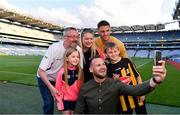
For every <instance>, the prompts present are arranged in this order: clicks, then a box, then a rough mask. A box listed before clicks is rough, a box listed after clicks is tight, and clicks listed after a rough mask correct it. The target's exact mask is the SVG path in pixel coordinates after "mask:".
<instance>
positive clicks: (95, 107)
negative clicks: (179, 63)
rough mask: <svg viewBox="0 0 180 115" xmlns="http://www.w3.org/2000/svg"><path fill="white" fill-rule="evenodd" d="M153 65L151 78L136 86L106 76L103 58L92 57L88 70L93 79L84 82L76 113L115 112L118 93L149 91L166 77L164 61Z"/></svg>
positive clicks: (135, 93)
mask: <svg viewBox="0 0 180 115" xmlns="http://www.w3.org/2000/svg"><path fill="white" fill-rule="evenodd" d="M159 63H161V65H160V66H153V78H151V79H150V80H148V81H145V82H143V83H142V84H138V85H136V86H132V85H126V84H124V83H122V82H119V80H113V79H111V78H108V77H107V68H106V64H105V62H104V60H103V59H102V58H100V57H94V58H93V59H92V61H91V63H90V68H89V70H90V72H91V73H92V74H93V76H94V79H92V80H90V81H88V82H87V83H85V84H84V85H83V86H82V87H81V89H80V92H79V97H78V101H77V103H76V108H75V113H76V114H115V113H117V107H116V105H117V103H118V100H119V96H120V95H122V94H123V95H133V96H141V95H145V94H147V93H149V92H151V91H152V90H153V89H154V88H155V87H156V86H157V84H158V83H161V82H162V81H163V80H164V79H165V77H166V69H165V61H159Z"/></svg>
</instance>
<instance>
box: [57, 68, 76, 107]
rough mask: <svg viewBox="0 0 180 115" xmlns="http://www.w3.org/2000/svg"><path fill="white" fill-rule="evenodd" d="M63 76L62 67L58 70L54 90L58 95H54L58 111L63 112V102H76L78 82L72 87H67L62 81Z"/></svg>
mask: <svg viewBox="0 0 180 115" xmlns="http://www.w3.org/2000/svg"><path fill="white" fill-rule="evenodd" d="M75 69H76V68H68V70H75ZM63 74H64V67H62V68H61V69H60V71H59V72H58V75H57V79H56V85H55V88H56V89H57V90H58V91H59V93H60V95H59V96H58V95H56V99H57V101H58V102H57V106H58V110H63V109H64V105H63V100H68V101H76V100H77V98H78V93H79V88H78V80H76V81H75V82H74V83H73V84H72V85H70V86H68V85H67V84H66V83H65V81H64V80H63V79H62V76H63Z"/></svg>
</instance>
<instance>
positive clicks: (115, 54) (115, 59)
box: [106, 46, 120, 63]
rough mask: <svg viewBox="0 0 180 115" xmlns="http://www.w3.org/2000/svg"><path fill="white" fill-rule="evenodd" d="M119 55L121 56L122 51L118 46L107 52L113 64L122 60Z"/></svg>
mask: <svg viewBox="0 0 180 115" xmlns="http://www.w3.org/2000/svg"><path fill="white" fill-rule="evenodd" d="M119 54H120V50H119V48H118V47H117V46H115V47H111V48H107V50H106V55H107V57H108V58H109V59H110V60H111V62H112V63H116V62H118V61H119V58H120V57H119Z"/></svg>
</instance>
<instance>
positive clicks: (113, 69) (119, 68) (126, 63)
mask: <svg viewBox="0 0 180 115" xmlns="http://www.w3.org/2000/svg"><path fill="white" fill-rule="evenodd" d="M107 69H108V71H107V73H108V77H110V78H112V77H113V75H114V74H119V76H120V77H126V76H130V78H131V81H130V83H129V85H137V84H138V83H137V77H139V76H140V75H139V73H138V71H137V69H136V67H135V65H134V64H133V62H132V61H131V60H130V59H129V58H121V60H120V61H119V62H117V63H115V64H112V63H111V62H110V61H107ZM120 102H121V109H122V111H127V110H128V109H133V108H135V107H136V106H141V105H143V103H142V102H138V98H137V97H136V96H126V95H121V96H120Z"/></svg>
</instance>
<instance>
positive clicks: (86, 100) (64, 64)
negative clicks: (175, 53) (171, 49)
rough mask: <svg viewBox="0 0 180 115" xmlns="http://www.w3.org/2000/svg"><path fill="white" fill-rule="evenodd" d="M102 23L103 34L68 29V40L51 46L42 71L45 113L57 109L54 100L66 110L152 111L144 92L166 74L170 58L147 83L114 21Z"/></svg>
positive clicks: (96, 111)
mask: <svg viewBox="0 0 180 115" xmlns="http://www.w3.org/2000/svg"><path fill="white" fill-rule="evenodd" d="M97 28H98V34H99V37H97V38H95V35H94V32H93V31H92V30H91V29H84V30H83V31H82V32H81V34H80V36H79V33H78V31H77V29H76V28H74V27H69V28H66V29H65V30H64V33H63V41H60V42H57V43H54V44H52V45H51V46H50V47H49V48H48V50H47V52H46V53H45V55H44V57H43V59H42V61H41V63H40V65H39V68H38V72H37V81H38V86H39V89H40V93H41V96H42V99H43V111H44V114H53V112H54V100H55V101H56V103H57V108H58V110H60V111H61V112H62V113H63V114H74V113H76V114H88V113H90V114H92V113H94V114H101V113H104V114H108V113H111V114H113V113H121V114H132V113H133V109H135V111H136V113H137V114H147V111H146V107H145V103H144V100H145V96H144V95H145V94H147V93H149V92H151V91H152V90H153V89H154V88H155V87H156V86H157V84H159V83H161V82H162V81H163V80H164V79H165V77H166V69H165V62H164V61H162V60H161V61H159V63H160V64H161V65H159V66H153V69H152V75H153V77H152V78H150V80H148V81H145V82H142V79H141V76H140V74H139V73H138V71H137V69H136V67H135V65H134V64H133V62H132V61H131V60H130V59H129V58H128V56H127V53H126V49H125V47H124V44H123V43H122V42H121V41H120V40H118V39H117V38H115V37H113V36H111V35H110V34H111V26H110V24H109V23H108V22H107V21H105V20H102V21H100V22H99V23H98V24H97ZM79 38H80V39H79Z"/></svg>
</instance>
